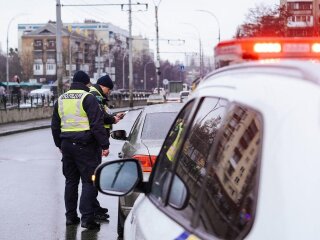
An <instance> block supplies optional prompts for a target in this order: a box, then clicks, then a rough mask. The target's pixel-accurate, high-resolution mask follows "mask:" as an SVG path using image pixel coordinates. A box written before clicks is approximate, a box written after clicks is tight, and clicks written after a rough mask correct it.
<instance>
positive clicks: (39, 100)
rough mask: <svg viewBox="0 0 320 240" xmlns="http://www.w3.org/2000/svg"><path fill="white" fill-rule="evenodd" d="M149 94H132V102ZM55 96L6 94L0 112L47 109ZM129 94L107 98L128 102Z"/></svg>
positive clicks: (114, 93) (0, 105) (0, 103)
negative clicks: (36, 108) (35, 108)
mask: <svg viewBox="0 0 320 240" xmlns="http://www.w3.org/2000/svg"><path fill="white" fill-rule="evenodd" d="M149 95H150V93H144V92H140V93H139V92H137V93H133V100H143V99H147V98H148V96H149ZM56 99H57V95H41V94H36V95H32V96H30V95H29V94H24V95H21V94H6V95H0V110H7V109H16V108H18V109H20V108H34V107H48V106H53V104H54V102H55V100H56ZM128 100H129V93H127V92H123V93H117V92H113V93H112V94H111V95H110V96H109V101H110V102H114V101H128Z"/></svg>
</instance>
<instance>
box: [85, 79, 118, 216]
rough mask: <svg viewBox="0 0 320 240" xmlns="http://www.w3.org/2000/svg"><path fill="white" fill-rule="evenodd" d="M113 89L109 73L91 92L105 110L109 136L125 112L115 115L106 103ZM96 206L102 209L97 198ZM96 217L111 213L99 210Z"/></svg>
mask: <svg viewBox="0 0 320 240" xmlns="http://www.w3.org/2000/svg"><path fill="white" fill-rule="evenodd" d="M112 89H113V82H112V80H111V78H110V77H109V75H105V76H102V77H100V78H99V79H98V81H97V84H94V85H92V86H90V93H91V94H93V95H94V96H95V97H96V99H97V100H98V103H99V105H100V108H101V109H103V111H104V127H105V129H106V132H107V135H108V137H110V130H111V129H112V124H115V123H117V122H119V120H120V118H122V114H123V113H118V114H117V115H115V116H113V115H112V114H111V112H110V110H109V109H108V107H107V105H106V101H107V96H108V94H109V93H110V92H111V90H112ZM101 161H102V158H101V157H100V162H101ZM94 208H95V209H101V207H100V203H99V201H98V199H96V201H95V203H94ZM106 210H107V209H106ZM95 218H96V219H99V220H104V221H105V220H108V218H109V215H108V214H107V213H106V212H105V213H102V212H101V211H97V212H95Z"/></svg>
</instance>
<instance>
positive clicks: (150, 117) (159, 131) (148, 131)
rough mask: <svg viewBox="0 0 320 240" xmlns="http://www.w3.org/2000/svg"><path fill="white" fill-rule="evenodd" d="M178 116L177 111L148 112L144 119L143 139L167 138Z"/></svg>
mask: <svg viewBox="0 0 320 240" xmlns="http://www.w3.org/2000/svg"><path fill="white" fill-rule="evenodd" d="M176 116H177V113H175V112H157V113H148V114H147V115H146V117H145V120H144V124H143V128H142V133H141V139H144V140H146V139H150V140H151V139H154V140H158V139H165V137H166V135H167V133H168V131H169V128H170V126H171V124H172V123H173V121H174V119H175V117H176Z"/></svg>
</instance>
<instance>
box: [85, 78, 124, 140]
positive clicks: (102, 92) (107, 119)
mask: <svg viewBox="0 0 320 240" xmlns="http://www.w3.org/2000/svg"><path fill="white" fill-rule="evenodd" d="M112 89H113V82H112V80H111V78H110V77H109V75H105V76H102V77H100V78H99V79H98V81H97V84H94V85H93V86H91V87H90V93H92V94H93V95H94V96H95V97H96V98H97V100H98V102H99V104H100V107H101V108H102V109H104V127H105V129H106V130H107V134H108V136H110V130H111V129H112V124H115V123H118V122H119V121H120V120H121V119H122V118H123V116H124V113H122V112H121V113H117V114H116V115H115V116H114V115H112V114H111V113H110V110H109V108H108V106H107V101H108V95H109V94H110V93H111V90H112Z"/></svg>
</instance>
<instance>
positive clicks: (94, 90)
mask: <svg viewBox="0 0 320 240" xmlns="http://www.w3.org/2000/svg"><path fill="white" fill-rule="evenodd" d="M90 92H91V93H92V92H97V93H98V94H99V97H101V98H104V97H103V96H102V94H101V93H100V92H99V90H98V89H96V88H95V87H94V86H90ZM96 97H97V96H96ZM99 104H100V102H99ZM100 105H102V104H100ZM104 110H105V111H106V112H107V113H108V114H109V109H108V107H107V106H106V105H105V106H104ZM103 126H104V128H107V129H111V127H112V126H111V124H104V125H103Z"/></svg>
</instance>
